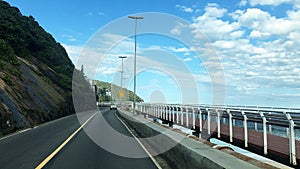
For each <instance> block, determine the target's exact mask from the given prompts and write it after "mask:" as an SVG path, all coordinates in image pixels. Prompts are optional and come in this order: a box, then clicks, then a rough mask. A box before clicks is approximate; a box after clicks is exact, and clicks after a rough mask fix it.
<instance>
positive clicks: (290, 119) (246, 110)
mask: <svg viewBox="0 0 300 169" xmlns="http://www.w3.org/2000/svg"><path fill="white" fill-rule="evenodd" d="M137 110H138V111H140V112H142V113H145V114H148V115H151V116H153V117H156V118H161V119H162V120H166V121H172V122H173V123H177V124H179V121H180V124H179V125H182V126H183V125H184V121H185V123H186V127H188V126H189V124H190V123H189V117H191V119H192V126H193V128H195V126H196V118H198V120H199V124H197V126H199V130H200V132H202V130H203V124H202V120H203V117H204V116H206V123H207V134H211V131H210V125H211V121H212V120H211V118H212V116H213V117H215V118H216V121H217V137H218V138H220V137H221V118H223V120H225V119H224V118H226V119H228V125H229V141H230V142H233V134H234V133H233V126H234V125H235V120H241V121H242V122H243V123H242V124H243V126H242V127H243V128H244V146H245V147H248V128H249V126H248V122H254V123H255V129H257V124H258V123H259V124H262V132H263V150H264V154H265V155H267V154H268V140H267V139H268V137H267V133H268V128H267V125H268V126H269V133H271V132H272V125H274V126H281V127H286V128H287V137H288V139H289V155H290V163H291V164H293V165H297V162H296V138H295V127H300V109H295V108H279V107H256V106H224V105H177V104H150V103H138V104H137ZM175 115H176V118H175ZM184 116H185V117H186V118H185V119H184ZM179 119H180V120H179ZM225 121H226V120H225Z"/></svg>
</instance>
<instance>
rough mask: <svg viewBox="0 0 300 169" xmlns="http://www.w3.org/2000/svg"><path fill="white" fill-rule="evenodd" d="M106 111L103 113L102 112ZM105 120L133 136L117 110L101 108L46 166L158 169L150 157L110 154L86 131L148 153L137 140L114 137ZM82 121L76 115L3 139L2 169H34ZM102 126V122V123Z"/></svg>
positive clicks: (0, 149)
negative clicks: (120, 118) (106, 126)
mask: <svg viewBox="0 0 300 169" xmlns="http://www.w3.org/2000/svg"><path fill="white" fill-rule="evenodd" d="M96 112H97V111H91V112H85V113H82V114H81V115H79V116H80V119H81V120H82V121H86V120H87V119H88V118H89V117H90V116H91V115H92V114H94V113H96ZM100 113H101V114H102V116H101V115H100ZM103 118H104V120H105V121H106V122H107V123H108V124H110V126H112V127H113V128H114V129H115V130H116V131H118V132H120V133H122V134H124V135H126V136H131V134H130V133H129V132H128V130H127V129H126V128H125V127H124V125H123V124H122V123H121V122H120V121H119V119H117V117H116V115H115V111H114V110H113V111H110V110H104V109H103V110H101V112H98V113H96V114H95V116H94V117H93V118H91V120H90V121H88V122H87V123H86V125H85V126H84V128H83V129H81V130H79V132H78V133H77V134H76V135H75V136H74V137H73V138H72V139H71V140H70V141H69V142H68V143H67V144H65V146H64V147H63V148H62V149H61V150H60V151H59V152H58V153H57V154H56V155H55V156H54V157H53V158H51V159H50V160H49V161H48V162H47V163H46V164H45V166H44V167H43V168H66V169H67V168H72V169H76V168H80V169H82V168H85V169H87V168H93V169H101V168H105V169H110V168H111V169H118V168H122V169H127V168H129V169H133V168H143V169H144V168H146V169H148V168H149V169H150V168H157V167H156V166H155V164H154V163H153V162H152V161H151V159H150V158H147V157H146V158H128V157H124V156H122V155H121V156H120V155H117V154H116V153H115V154H114V153H110V152H109V151H107V150H105V149H103V148H102V147H101V146H99V145H98V144H96V143H95V142H94V141H93V140H92V139H91V138H90V137H89V136H88V135H87V134H86V132H85V131H96V134H97V137H98V138H101V139H103V138H105V140H111V144H113V145H114V144H115V146H116V147H124V148H125V149H126V147H127V148H128V147H130V149H129V151H134V152H137V153H138V154H142V153H145V151H144V150H143V149H142V147H141V146H140V145H139V144H138V142H137V141H131V142H130V143H127V142H125V143H124V142H122V140H112V139H113V138H110V134H108V133H107V132H106V131H105V129H103V128H101V127H99V123H103ZM80 126H81V124H80V123H79V121H78V118H77V116H76V115H71V116H68V117H65V118H61V119H58V120H55V121H52V122H50V123H47V124H43V125H41V126H38V127H36V128H33V129H30V130H27V131H25V132H22V133H19V134H16V135H13V136H9V137H6V138H1V139H0V168H1V169H6V168H9V169H14V168H16V169H19V168H22V169H23V168H24V169H27V168H28V169H32V168H35V167H37V166H38V165H39V164H40V163H41V162H42V161H43V160H45V159H46V158H47V157H48V156H49V155H50V154H51V153H52V152H53V151H55V150H56V149H57V147H59V146H60V145H61V144H62V143H63V142H64V141H65V140H66V139H67V138H69V136H70V135H72V134H73V133H74V131H76V130H77V129H78V128H79V127H80ZM100 126H101V125H100Z"/></svg>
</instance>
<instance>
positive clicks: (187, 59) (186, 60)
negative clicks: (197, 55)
mask: <svg viewBox="0 0 300 169" xmlns="http://www.w3.org/2000/svg"><path fill="white" fill-rule="evenodd" d="M183 61H184V62H189V61H192V59H191V58H185V59H183Z"/></svg>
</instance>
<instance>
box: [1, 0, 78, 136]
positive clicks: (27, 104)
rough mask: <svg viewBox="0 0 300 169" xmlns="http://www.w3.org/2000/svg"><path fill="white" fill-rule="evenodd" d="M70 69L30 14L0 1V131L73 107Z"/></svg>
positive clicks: (65, 57) (55, 115) (40, 120)
mask: <svg viewBox="0 0 300 169" xmlns="http://www.w3.org/2000/svg"><path fill="white" fill-rule="evenodd" d="M73 70H74V65H73V64H72V62H71V60H70V59H69V58H68V55H67V53H66V51H65V49H64V48H63V47H62V46H61V45H60V44H59V43H57V42H56V41H55V40H54V38H53V37H52V36H51V35H50V34H49V33H47V32H45V30H44V29H43V28H42V27H41V26H40V25H39V24H38V23H37V22H36V21H35V20H34V18H33V17H32V16H29V17H27V16H23V15H22V14H21V13H20V11H19V10H18V9H17V8H15V7H11V6H10V5H9V4H8V3H6V2H4V1H0V136H1V135H3V134H7V133H10V132H13V131H15V130H18V129H22V128H25V127H30V126H34V125H37V124H40V123H43V122H47V121H50V120H52V119H56V118H59V117H62V116H65V115H68V114H71V113H74V107H73V101H72V92H71V90H72V75H73ZM78 74H79V75H80V76H82V75H81V74H80V72H79V71H78Z"/></svg>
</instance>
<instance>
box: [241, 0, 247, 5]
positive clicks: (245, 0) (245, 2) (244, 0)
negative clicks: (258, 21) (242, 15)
mask: <svg viewBox="0 0 300 169" xmlns="http://www.w3.org/2000/svg"><path fill="white" fill-rule="evenodd" d="M246 4H247V0H241V2H240V4H239V5H240V6H245V5H246Z"/></svg>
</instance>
